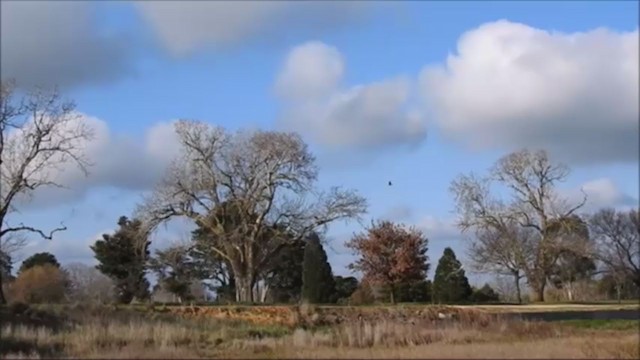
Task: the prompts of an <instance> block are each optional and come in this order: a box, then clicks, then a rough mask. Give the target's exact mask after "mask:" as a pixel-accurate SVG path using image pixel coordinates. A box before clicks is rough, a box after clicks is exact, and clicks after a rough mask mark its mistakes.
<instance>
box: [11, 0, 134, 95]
mask: <svg viewBox="0 0 640 360" xmlns="http://www.w3.org/2000/svg"><path fill="white" fill-rule="evenodd" d="M91 6H92V4H90V3H89V2H82V1H68V2H65V1H3V2H2V4H1V5H0V7H1V14H2V15H1V20H2V21H1V24H2V26H1V32H0V33H1V34H2V35H1V38H0V40H1V41H0V43H1V47H0V50H1V51H0V54H1V55H0V61H1V67H2V78H3V80H4V79H8V78H14V79H16V80H17V81H18V82H19V83H20V84H23V85H25V86H32V85H44V86H51V85H59V86H61V87H66V86H74V85H79V84H94V83H105V82H110V81H113V80H114V79H117V78H119V77H120V76H122V75H126V74H127V73H129V72H130V70H131V68H130V65H131V64H130V62H129V60H130V55H131V51H130V44H129V43H128V40H126V39H127V38H126V37H124V36H122V37H117V36H106V35H103V34H100V33H99V30H98V29H97V28H96V23H95V21H94V20H95V19H93V18H92V16H91V15H92V14H91V8H90V7H91Z"/></svg>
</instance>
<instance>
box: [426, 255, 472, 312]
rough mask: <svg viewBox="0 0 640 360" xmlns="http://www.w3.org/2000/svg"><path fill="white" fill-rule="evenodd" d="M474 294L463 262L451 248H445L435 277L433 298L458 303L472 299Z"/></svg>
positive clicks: (438, 300) (437, 300) (439, 301)
mask: <svg viewBox="0 0 640 360" xmlns="http://www.w3.org/2000/svg"><path fill="white" fill-rule="evenodd" d="M471 294H472V289H471V286H470V285H469V280H468V279H467V277H466V275H465V273H464V269H463V268H462V264H461V263H460V261H458V259H457V258H456V254H455V253H454V252H453V250H451V248H449V247H448V248H446V249H444V253H443V254H442V257H441V258H440V260H439V261H438V267H437V268H436V274H435V277H434V279H433V299H434V301H436V302H437V303H456V302H463V301H467V300H469V299H470V297H471Z"/></svg>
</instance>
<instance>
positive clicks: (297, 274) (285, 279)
mask: <svg viewBox="0 0 640 360" xmlns="http://www.w3.org/2000/svg"><path fill="white" fill-rule="evenodd" d="M304 249H305V241H302V240H299V241H293V242H291V243H287V244H286V245H284V246H283V247H282V249H280V251H279V252H278V253H277V254H276V255H275V256H274V257H273V258H272V259H271V261H270V263H269V264H268V267H267V271H266V276H265V283H266V284H267V286H268V287H269V294H270V295H269V299H270V300H271V301H272V302H276V303H291V302H296V301H299V300H300V296H301V292H302V271H303V270H302V267H303V265H302V264H303V259H304V252H305V251H304Z"/></svg>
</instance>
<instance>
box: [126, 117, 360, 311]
mask: <svg viewBox="0 0 640 360" xmlns="http://www.w3.org/2000/svg"><path fill="white" fill-rule="evenodd" d="M176 132H177V134H178V138H179V140H180V145H181V150H182V153H181V156H180V157H179V158H178V159H176V161H174V162H173V163H172V165H171V166H170V167H169V169H168V172H167V174H166V176H165V178H164V179H163V180H162V181H161V182H160V184H158V186H157V187H156V189H155V191H154V192H153V193H152V194H151V195H150V196H148V197H146V198H145V200H144V201H143V203H142V204H141V205H140V206H139V208H138V210H137V211H138V213H139V214H140V216H141V218H144V219H146V221H147V222H148V224H149V226H150V227H151V228H153V227H155V226H157V225H158V224H160V223H162V222H164V221H166V220H168V219H170V218H172V217H176V216H181V217H187V218H190V219H192V220H193V221H195V222H196V223H198V224H199V225H200V226H203V227H206V228H207V229H208V230H209V231H211V233H212V234H214V235H215V237H216V238H217V239H218V241H217V242H218V243H217V244H216V245H215V246H212V249H213V250H214V251H215V252H216V253H218V254H219V255H220V256H221V257H222V258H224V259H225V260H227V261H228V262H229V264H230V265H231V268H232V270H233V274H234V278H235V281H236V299H237V300H238V301H242V302H252V301H253V291H252V290H253V288H254V286H255V283H256V280H257V279H258V278H259V275H260V273H261V271H263V269H264V267H265V266H266V264H267V263H268V260H269V259H270V258H271V257H272V256H274V255H275V254H277V252H278V251H279V250H280V249H281V248H282V247H283V246H285V245H286V244H287V243H288V242H289V241H294V240H297V239H301V238H302V237H304V236H305V235H307V234H308V233H309V232H311V231H313V230H315V229H318V228H322V229H324V228H325V227H326V225H327V224H329V223H331V222H333V221H336V220H339V219H345V220H346V219H349V218H356V217H358V216H359V215H361V214H363V213H364V212H365V211H366V201H365V200H364V199H363V198H362V197H360V196H358V195H357V194H356V193H355V192H354V191H343V190H341V189H339V188H333V189H331V191H329V192H328V193H319V192H316V191H315V190H314V188H313V185H314V183H315V180H316V179H317V175H318V170H317V167H316V165H315V158H314V157H313V155H312V154H311V153H310V152H309V150H308V148H307V145H306V144H305V143H304V142H303V141H302V139H301V138H300V137H299V136H298V135H296V134H292V133H282V132H272V131H257V132H251V133H246V132H238V133H235V134H229V133H227V132H226V131H225V130H224V129H222V128H220V127H215V126H211V125H208V124H205V123H203V122H197V121H186V120H183V121H179V122H178V123H177V124H176ZM229 213H232V214H233V216H232V218H233V219H234V221H233V223H234V224H233V225H234V226H225V222H226V220H228V219H229V217H230V216H229ZM291 234H295V236H290V235H291Z"/></svg>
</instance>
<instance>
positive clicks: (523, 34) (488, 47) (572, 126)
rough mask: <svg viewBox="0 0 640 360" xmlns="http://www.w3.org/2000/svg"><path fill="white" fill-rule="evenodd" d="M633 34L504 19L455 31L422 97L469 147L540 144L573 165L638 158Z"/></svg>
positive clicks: (427, 76)
mask: <svg viewBox="0 0 640 360" xmlns="http://www.w3.org/2000/svg"><path fill="white" fill-rule="evenodd" d="M638 54H639V49H638V30H635V31H633V32H614V31H611V30H607V29H604V28H598V29H594V30H591V31H587V32H580V33H570V34H566V33H559V32H549V31H545V30H541V29H536V28H532V27H529V26H527V25H523V24H519V23H513V22H509V21H505V20H502V21H497V22H492V23H487V24H484V25H482V26H480V27H478V28H476V29H473V30H471V31H468V32H467V33H465V34H463V35H462V36H461V37H460V39H459V41H458V46H457V52H456V53H455V54H451V55H449V56H448V58H447V60H446V62H445V63H444V64H443V65H438V66H428V67H425V68H424V69H423V71H422V73H421V74H420V82H421V89H422V94H423V96H424V100H425V101H426V103H427V105H428V107H429V108H430V110H431V111H432V113H433V114H434V115H435V118H436V120H437V124H438V126H439V127H440V128H441V129H442V130H443V131H444V133H445V134H446V135H447V136H449V137H450V138H452V139H455V140H457V141H459V142H462V143H465V144H468V145H471V146H472V147H475V148H508V149H513V148H520V147H524V146H527V147H542V148H546V149H548V150H549V151H550V152H551V153H553V156H554V157H557V158H559V159H561V160H563V161H567V162H572V163H575V164H587V163H588V164H594V163H605V162H637V161H638V131H639V128H638V116H639V115H638V98H639V95H638V88H639V84H638V81H639V80H638V79H639V77H638V61H639V59H638Z"/></svg>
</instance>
